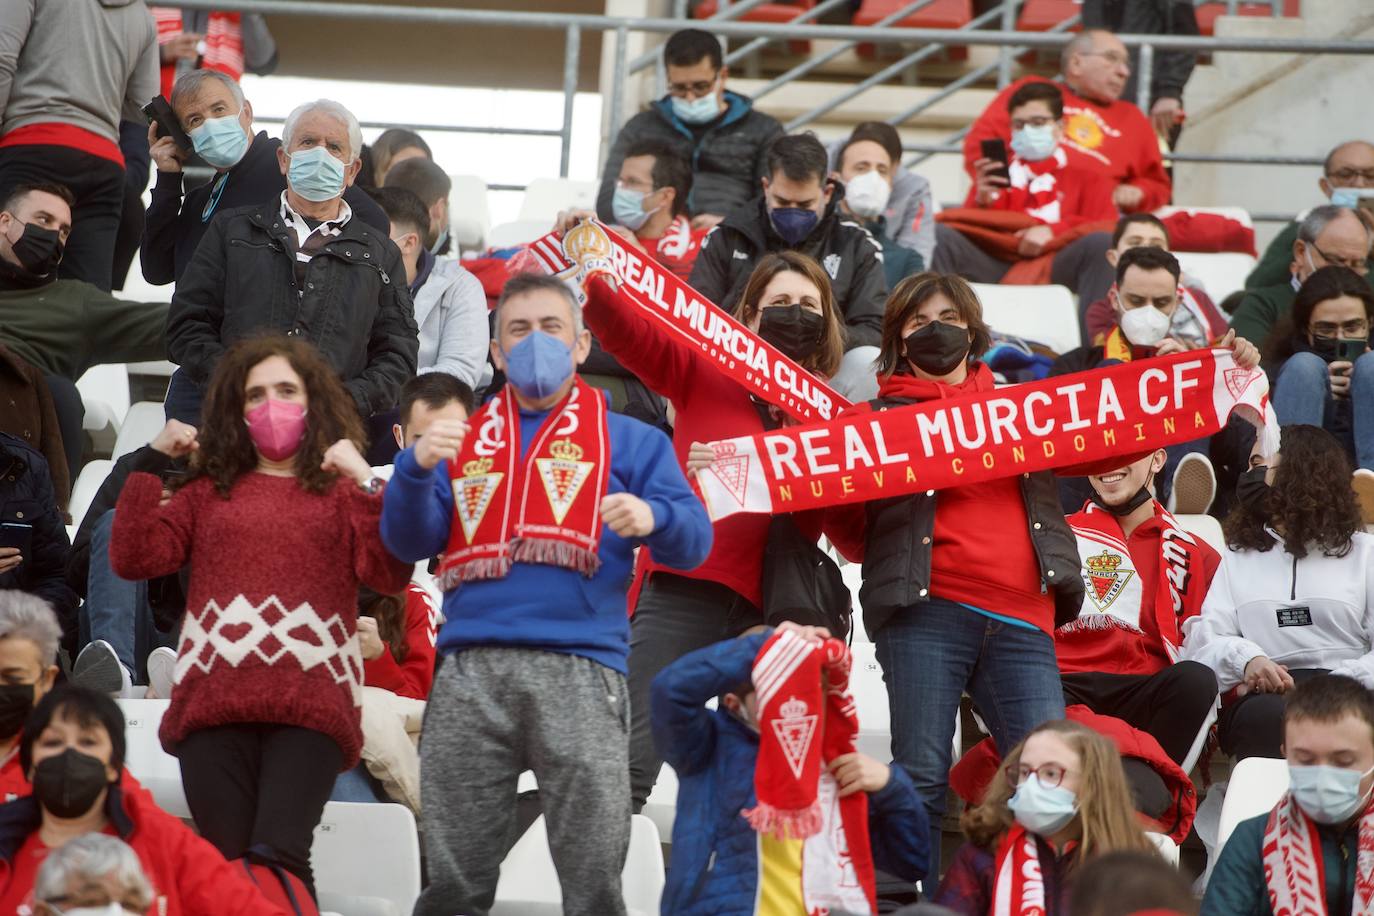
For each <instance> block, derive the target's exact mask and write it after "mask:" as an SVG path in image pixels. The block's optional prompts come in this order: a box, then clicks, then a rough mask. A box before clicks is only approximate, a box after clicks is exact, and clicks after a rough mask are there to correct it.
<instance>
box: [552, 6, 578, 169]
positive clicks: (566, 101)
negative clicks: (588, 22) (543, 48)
mask: <svg viewBox="0 0 1374 916" xmlns="http://www.w3.org/2000/svg"><path fill="white" fill-rule="evenodd" d="M581 53H582V27H581V26H578V25H570V26H568V28H567V31H566V32H565V33H564V37H563V131H562V134H563V136H562V140H561V149H560V150H559V152H558V175H559V177H561V178H567V177H568V163H569V161H570V160H571V159H572V132H573V99H574V98H575V97H576V96H577V70H578V58H579V57H580V56H581Z"/></svg>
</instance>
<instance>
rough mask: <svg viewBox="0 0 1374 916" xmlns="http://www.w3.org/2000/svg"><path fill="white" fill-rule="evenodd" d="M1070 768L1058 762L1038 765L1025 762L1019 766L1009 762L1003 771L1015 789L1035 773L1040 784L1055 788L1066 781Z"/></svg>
mask: <svg viewBox="0 0 1374 916" xmlns="http://www.w3.org/2000/svg"><path fill="white" fill-rule="evenodd" d="M1069 772H1070V770H1069V769H1068V768H1067V767H1062V766H1060V765H1059V764H1057V763H1042V764H1040V766H1038V767H1029V766H1026V765H1025V764H1024V763H1023V764H1020V765H1019V766H1012V765H1011V764H1007V765H1006V766H1005V767H1003V768H1002V773H1003V774H1004V775H1005V776H1006V777H1007V782H1008V783H1009V784H1010V785H1011V787H1012V788H1013V789H1015V788H1016V787H1017V786H1019V785H1021V783H1023V782H1025V781H1026V780H1027V779H1030V778H1031V774H1032V773H1034V774H1035V775H1036V776H1037V777H1038V778H1039V779H1040V785H1042V786H1044V787H1045V788H1047V789H1053V788H1055V787H1056V786H1058V785H1059V784H1060V783H1061V782H1063V781H1064V776H1065V774H1067V773H1069Z"/></svg>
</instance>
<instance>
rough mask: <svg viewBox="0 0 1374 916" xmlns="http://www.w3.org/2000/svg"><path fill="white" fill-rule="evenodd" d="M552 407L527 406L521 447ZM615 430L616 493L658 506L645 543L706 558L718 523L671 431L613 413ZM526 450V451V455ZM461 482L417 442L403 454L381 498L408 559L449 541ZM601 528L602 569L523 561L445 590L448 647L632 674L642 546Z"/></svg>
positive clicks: (669, 559) (394, 548)
mask: <svg viewBox="0 0 1374 916" xmlns="http://www.w3.org/2000/svg"><path fill="white" fill-rule="evenodd" d="M547 416H548V412H547V411H545V412H540V413H535V412H527V411H523V410H522V411H521V412H520V442H521V447H522V451H523V450H524V449H525V448H528V443H530V442H531V441H533V440H534V438H535V433H536V432H537V431H538V429H539V425H540V424H541V423H542V422H543V421H544V418H545V417H547ZM606 424H607V428H608V430H609V433H610V461H611V479H610V484H609V486H608V488H607V492H608V493H632V494H634V495H635V496H638V497H639V498H640V499H642V500H644V501H645V502H647V503H648V504H649V507H650V508H651V509H652V510H653V513H654V523H655V527H654V533H653V534H651V535H649V536H648V537H647V538H644V539H642V542H643V543H645V544H647V545H649V547H650V548H651V549H652V550H653V554H654V559H655V560H657V561H658V562H660V563H665V564H667V565H668V566H671V567H674V568H676V569H683V570H687V569H692V568H693V567H695V566H699V565H700V564H701V562H702V561H703V560H705V559H706V555H707V554H708V553H710V551H711V521H710V519H709V518H707V516H706V510H705V508H704V507H703V506H702V504H701V501H700V500H699V499H698V498H697V496H696V494H695V493H693V492H692V489H691V487H690V486H688V484H687V479H686V478H685V477H683V475H682V470H681V468H680V467H679V466H678V463H677V459H676V458H675V457H674V456H673V447H672V444H671V443H670V442H669V441H668V437H667V436H665V435H664V434H663V433H661V432H659V431H658V430H656V429H654V428H653V427H651V426H648V425H647V424H644V423H641V422H639V421H638V420H634V419H631V418H630V417H626V416H622V415H620V414H616V413H609V412H608V413H607V414H606ZM521 457H522V458H523V457H524V456H523V454H522V455H521ZM452 522H453V489H452V485H451V483H450V480H449V471H448V465H447V463H446V462H441V463H440V464H439V465H438V466H437V467H436V468H434V470H432V471H426V470H424V469H423V468H422V467H420V465H419V463H418V462H416V460H415V452H414V449H406V450H405V451H403V452H401V453H400V454H399V455H397V456H396V470H395V473H394V474H393V475H392V478H391V480H390V482H389V483H387V487H386V493H385V497H384V500H383V506H382V542H383V543H385V544H386V547H387V549H388V550H390V551H391V552H392V554H394V555H395V556H396V557H397V558H398V559H400V560H403V561H405V562H407V563H413V562H417V561H419V560H423V559H427V558H428V557H432V556H436V555H438V554H440V553H442V552H443V551H444V549H445V548H446V547H447V546H448V539H449V528H450V526H451V524H452ZM640 543H641V541H640V540H638V539H635V540H626V539H624V538H622V537H620V536H619V535H617V534H615V533H614V532H612V531H611V530H610V529H609V528H607V527H605V526H602V529H601V545H600V550H599V552H600V557H601V567H600V569H598V570H597V572H596V575H594V576H592V577H591V578H587V577H585V576H583V575H582V574H581V573H579V572H576V571H575V570H571V569H564V568H563V567H560V566H548V565H544V564H539V563H516V564H515V565H514V566H513V567H512V568H511V571H510V573H509V574H507V575H506V576H505V577H504V578H501V579H484V580H480V581H476V582H467V583H464V584H463V585H462V586H460V587H458V588H455V589H452V590H450V591H448V592H447V593H445V595H444V618H445V621H446V622H445V623H444V626H443V629H441V630H440V631H439V650H440V651H441V652H445V653H447V652H453V651H455V650H458V649H465V648H470V647H473V646H514V647H526V648H533V649H545V650H549V651H553V652H567V653H570V654H573V655H582V656H586V657H587V658H590V659H592V660H593V661H596V662H600V663H601V664H603V665H605V666H606V667H608V668H613V669H614V670H616V671H619V672H620V673H621V674H624V673H625V656H626V654H627V653H628V651H629V647H628V633H629V617H628V616H627V612H626V608H625V592H626V589H627V587H628V585H629V582H630V574H631V567H632V563H633V560H634V548H635V547H637V546H638V545H639V544H640Z"/></svg>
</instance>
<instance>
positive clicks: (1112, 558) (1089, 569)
mask: <svg viewBox="0 0 1374 916" xmlns="http://www.w3.org/2000/svg"><path fill="white" fill-rule="evenodd" d="M1122 559H1123V558H1122V556H1121V554H1119V553H1112V552H1111V551H1109V550H1103V551H1102V552H1101V553H1099V554H1097V555H1096V556H1091V557H1088V558H1087V559H1086V560H1085V561H1084V564H1083V565H1084V566H1085V567H1086V571H1085V572H1084V574H1083V578H1084V579H1085V580H1086V583H1087V586H1088V597H1090V598H1092V600H1093V604H1096V605H1097V609H1098V610H1099V611H1104V612H1105V611H1106V610H1107V608H1109V607H1111V606H1112V602H1114V601H1116V599H1117V598H1118V597H1120V595H1121V592H1122V590H1123V589H1124V588H1125V587H1126V583H1127V582H1130V581H1131V576H1133V575H1135V572H1134V571H1132V570H1130V569H1121V563H1122Z"/></svg>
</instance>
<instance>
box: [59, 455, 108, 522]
mask: <svg viewBox="0 0 1374 916" xmlns="http://www.w3.org/2000/svg"><path fill="white" fill-rule="evenodd" d="M113 468H114V462H113V461H107V460H105V459H104V458H97V459H95V460H94V461H88V462H86V466H85V467H83V468H82V469H81V473H80V474H78V475H77V476H76V483H75V484H74V485H73V486H72V498H71V501H70V502H69V503H68V504H67V511H68V512H70V513H71V516H72V527H73V528H80V527H81V520H82V519H83V518H85V517H86V512H87V511H88V510H89V509H90V508H91V501H92V500H94V499H95V494H96V493H97V492H98V491H99V490H100V485H101V484H102V483H104V482H105V478H106V477H109V476H110V471H111V470H112V469H113Z"/></svg>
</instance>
